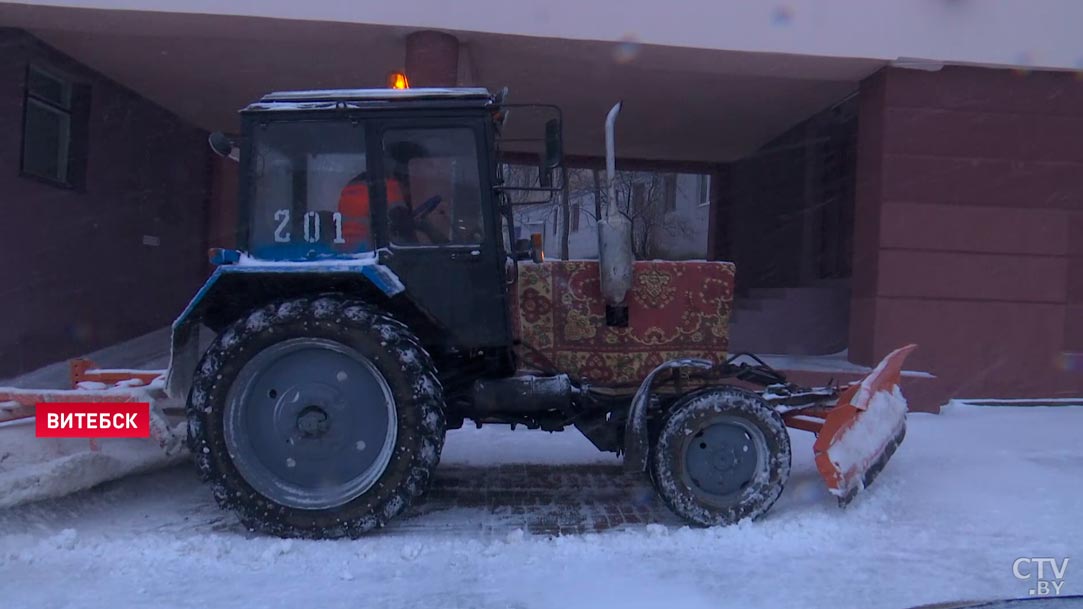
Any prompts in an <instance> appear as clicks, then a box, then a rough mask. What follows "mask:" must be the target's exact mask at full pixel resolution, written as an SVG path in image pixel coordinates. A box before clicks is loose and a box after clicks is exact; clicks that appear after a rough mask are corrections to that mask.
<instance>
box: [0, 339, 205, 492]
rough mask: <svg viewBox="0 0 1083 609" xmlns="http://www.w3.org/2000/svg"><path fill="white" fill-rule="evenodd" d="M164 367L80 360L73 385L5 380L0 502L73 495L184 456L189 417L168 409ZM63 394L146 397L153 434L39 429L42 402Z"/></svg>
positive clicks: (0, 402) (0, 404)
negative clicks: (51, 433) (45, 434)
mask: <svg viewBox="0 0 1083 609" xmlns="http://www.w3.org/2000/svg"><path fill="white" fill-rule="evenodd" d="M164 375H165V371H164V370H104V369H98V368H96V367H95V366H94V365H93V364H92V363H91V362H90V361H88V360H74V361H72V362H71V388H70V389H19V388H13V387H0V508H6V507H10V506H13V505H18V504H21V503H27V502H31V501H39V500H42V499H50V498H53V497H59V496H63V495H67V494H69V493H74V492H76V491H80V490H83V489H86V488H90V487H92V486H95V485H97V484H100V483H102V482H106V481H108V480H113V479H116V478H121V477H124V476H127V475H129V474H132V473H136V472H139V471H145V470H148V469H152V468H154V467H158V466H161V465H165V464H168V463H171V462H174V461H176V460H177V459H178V458H179V457H182V456H183V448H184V447H183V437H184V429H183V424H184V423H183V422H181V423H173V422H171V421H170V420H169V418H168V417H166V416H165V413H164V411H163V408H164V403H165V402H166V401H167V400H166V397H165V393H164V391H163V390H162V387H163V385H164ZM65 402H148V403H149V404H150V441H148V440H147V439H144V438H116V439H105V438H102V439H75V438H39V437H37V436H36V434H35V427H34V424H33V422H34V416H35V411H36V406H37V404H40V403H65Z"/></svg>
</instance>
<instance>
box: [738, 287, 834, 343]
mask: <svg viewBox="0 0 1083 609" xmlns="http://www.w3.org/2000/svg"><path fill="white" fill-rule="evenodd" d="M849 326H850V290H849V284H848V282H846V281H825V282H821V283H817V284H814V285H810V286H803V287H793V288H752V289H750V290H749V291H748V292H747V294H745V295H744V296H737V297H736V299H735V302H734V309H733V312H732V314H731V316H730V351H731V352H737V351H752V352H754V353H785V354H791V355H823V354H830V353H838V352H839V351H842V350H843V349H845V348H846V347H847V342H848V341H847V338H848V335H849Z"/></svg>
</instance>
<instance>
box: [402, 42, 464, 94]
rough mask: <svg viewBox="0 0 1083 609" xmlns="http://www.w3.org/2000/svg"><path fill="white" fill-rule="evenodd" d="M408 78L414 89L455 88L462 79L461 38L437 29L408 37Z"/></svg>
mask: <svg viewBox="0 0 1083 609" xmlns="http://www.w3.org/2000/svg"><path fill="white" fill-rule="evenodd" d="M406 76H407V77H408V78H409V79H410V86H411V87H454V86H455V85H457V84H458V79H459V39H458V38H456V37H454V36H452V35H451V34H445V33H444V32H437V31H433V30H422V31H419V32H414V33H412V34H410V35H409V36H407V37H406Z"/></svg>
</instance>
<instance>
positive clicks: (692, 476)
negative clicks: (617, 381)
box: [650, 386, 790, 526]
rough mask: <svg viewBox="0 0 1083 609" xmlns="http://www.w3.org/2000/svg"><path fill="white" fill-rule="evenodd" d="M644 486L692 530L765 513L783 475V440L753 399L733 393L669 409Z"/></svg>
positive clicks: (786, 465) (708, 394)
mask: <svg viewBox="0 0 1083 609" xmlns="http://www.w3.org/2000/svg"><path fill="white" fill-rule="evenodd" d="M650 472H651V481H652V482H653V483H654V487H655V490H657V491H658V494H659V495H661V497H662V499H663V500H664V501H665V502H666V505H668V506H669V508H670V509H671V510H673V512H674V513H676V514H677V515H678V516H680V517H682V518H684V519H685V520H686V521H688V522H689V523H691V524H695V525H699V526H714V525H730V524H734V523H736V522H739V521H741V520H744V519H746V518H757V517H759V516H761V515H762V514H763V513H765V512H766V511H767V510H768V509H769V508H770V507H771V505H772V504H774V502H775V500H776V499H778V497H779V495H781V494H782V487H783V486H784V485H785V483H786V480H787V479H788V478H789V475H790V436H789V434H788V433H787V432H786V426H785V424H784V423H783V421H782V417H781V416H779V414H778V413H777V412H775V410H774V409H773V408H771V406H770V405H768V404H767V402H765V401H764V400H763V399H762V398H761V397H760V396H758V395H756V394H755V393H752V392H750V391H746V390H744V389H740V388H737V387H730V386H723V387H710V388H707V389H701V390H699V391H695V392H692V393H690V394H688V395H686V396H684V397H682V398H680V399H679V400H678V401H677V403H676V404H674V405H673V407H672V409H671V410H670V412H669V414H668V416H667V418H666V419H665V421H664V423H663V424H662V428H661V429H660V430H659V433H658V438H657V440H656V441H655V444H654V446H653V448H652V450H651V464H650Z"/></svg>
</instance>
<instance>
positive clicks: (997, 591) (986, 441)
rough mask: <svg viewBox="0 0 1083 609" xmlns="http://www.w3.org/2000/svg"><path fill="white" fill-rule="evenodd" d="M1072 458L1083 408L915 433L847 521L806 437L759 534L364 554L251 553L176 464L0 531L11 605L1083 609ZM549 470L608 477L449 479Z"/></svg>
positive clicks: (388, 540)
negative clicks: (1045, 591)
mask: <svg viewBox="0 0 1083 609" xmlns="http://www.w3.org/2000/svg"><path fill="white" fill-rule="evenodd" d="M1081 440H1083V408H1081V407H1072V406H1064V407H1055V408H1054V407H1050V408H1042V407H1027V408H1011V407H974V406H967V405H962V404H952V405H951V406H949V407H947V408H945V409H944V412H943V414H941V415H929V414H914V415H911V417H910V421H909V434H908V437H907V440H906V442H904V443H903V445H902V447H901V448H900V449H899V452H898V453H897V454H896V456H895V458H894V459H893V460H892V462H891V464H890V465H889V466H888V467H887V468H886V469H885V470H884V472H883V473H882V475H881V476H880V478H879V479H878V480H877V482H876V484H875V485H874V486H873V487H872V488H871V489H869V491H868V492H867V493H865V494H864V495H862V496H861V497H859V499H858V500H857V501H855V503H854V504H852V505H851V506H850V507H849V508H848V509H846V510H840V509H839V508H838V507H836V505H835V501H834V499H833V498H832V497H831V496H830V495H829V494H828V492H827V490H826V489H825V488H824V486H823V484H822V483H821V482H820V480H819V479H818V477H817V475H816V473H815V469H814V467H813V464H812V456H811V448H810V446H811V438H810V437H807V436H806V435H804V434H802V432H795V433H794V441H795V446H794V457H795V462H794V471H793V475H792V478H791V480H790V483H789V485H788V486H787V489H786V491H785V492H784V493H783V496H782V498H781V499H780V501H779V503H778V504H776V506H775V507H774V508H773V509H772V510H771V512H769V514H768V515H767V516H766V517H764V518H763V519H761V520H759V521H756V522H746V523H742V524H741V525H738V526H735V527H731V528H724V529H707V530H702V529H689V528H684V527H680V526H673V525H668V526H667V525H661V524H647V525H636V526H630V527H626V528H624V529H623V530H616V531H608V532H604V533H588V534H583V535H565V536H560V537H544V536H533V535H529V534H524V533H523V532H522V531H521V530H517V529H515V528H511V527H510V526H508V527H501V526H499V524H500V523H499V518H500V517H499V516H497V515H494V514H491V513H489V512H487V511H485V510H483V509H481V508H478V509H463V510H458V511H453V512H452V513H435V514H428V515H424V516H420V517H418V518H416V519H413V520H410V521H408V522H409V526H391V527H389V528H388V529H387V530H385V531H383V532H381V533H380V534H376V535H373V536H370V537H367V538H365V539H362V540H358V541H328V542H309V541H296V540H294V541H284V540H279V539H274V538H267V537H258V536H253V535H251V534H248V533H246V532H245V531H243V530H241V529H240V528H239V527H238V526H237V525H236V523H235V521H234V520H233V519H232V517H231V516H229V515H227V514H223V513H221V512H220V511H219V510H218V509H217V508H216V507H215V505H214V503H213V501H212V499H211V498H210V496H209V492H208V491H207V489H206V488H204V487H203V486H202V485H200V484H199V482H198V481H197V480H196V477H195V475H194V473H192V471H191V468H190V467H189V466H186V465H184V466H179V467H172V468H169V469H166V470H163V471H160V472H157V473H152V474H144V475H141V476H137V477H132V478H128V479H125V480H122V481H119V482H114V483H110V484H107V485H105V486H102V487H99V488H97V489H94V490H91V491H87V492H84V493H81V494H78V495H75V496H72V497H68V498H66V499H62V500H55V501H50V502H44V503H38V504H31V505H26V506H22V507H17V508H11V509H8V510H0V606H3V607H19V608H36V607H66V606H73V607H108V608H119V607H154V608H155V609H159V608H163V607H199V608H201V609H204V608H217V607H268V608H270V607H290V608H297V607H317V608H333V607H440V608H441V609H445V608H456V607H471V608H473V607H501V608H504V607H517V608H520V607H521V608H527V607H530V608H533V607H539V608H541V607H554V608H560V609H570V608H574V607H590V608H592V609H596V608H600V607H622V608H636V607H673V608H698V607H710V608H713V609H717V608H720V607H741V608H750V607H772V608H784V607H830V608H846V607H855V608H858V607H859V608H862V609H867V608H874V607H908V606H913V605H918V604H923V603H932V602H936V601H946V600H957V599H988V598H995V597H1009V596H1026V595H1027V590H1028V589H1029V587H1031V585H1033V582H1026V581H1018V580H1017V579H1015V578H1014V577H1013V575H1012V563H1013V561H1015V559H1016V558H1019V557H1058V558H1062V557H1070V559H1071V562H1070V564H1069V566H1068V570H1067V573H1066V575H1065V582H1064V587H1063V589H1062V593H1064V594H1072V593H1074V594H1080V593H1083V554H1081V553H1080V550H1081V549H1083V518H1081V514H1083V441H1081ZM554 461H557V462H560V463H565V464H567V463H612V462H613V458H612V457H610V456H608V455H604V454H601V453H597V452H595V451H594V449H593V448H592V447H591V446H590V445H589V444H588V443H587V442H586V440H584V439H583V438H582V437H581V436H579V435H578V434H576V433H574V432H568V433H564V434H554V435H550V434H545V433H540V432H525V431H523V430H519V431H516V432H511V431H509V430H507V429H502V428H488V427H487V428H485V429H482V430H474V429H464V430H459V431H455V432H451V433H450V434H449V439H448V446H447V449H446V451H445V457H444V460H443V462H444V463H445V464H450V465H453V466H454V465H455V464H460V465H461V464H474V465H477V464H482V465H484V464H496V463H505V462H517V463H522V462H527V463H531V462H534V463H552V462H554ZM479 471H480V472H482V474H481V475H483V473H484V469H480V470H479ZM425 519H432V522H433V523H434V524H433V526H432V527H428V526H425V525H426V522H425ZM475 519H476V520H480V521H486V522H487V523H488V524H489V525H490V526H487V527H479V528H476V529H474V528H471V526H470V525H471V521H472V520H475ZM494 519H496V520H497V522H495V523H494ZM449 522H458V523H459V524H461V525H462V526H453V527H447V526H440V525H441V524H445V525H446V524H447V523H449ZM494 524H495V525H496V526H493V525H494ZM1075 561H1079V563H1080V564H1076V562H1075Z"/></svg>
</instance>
